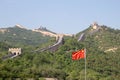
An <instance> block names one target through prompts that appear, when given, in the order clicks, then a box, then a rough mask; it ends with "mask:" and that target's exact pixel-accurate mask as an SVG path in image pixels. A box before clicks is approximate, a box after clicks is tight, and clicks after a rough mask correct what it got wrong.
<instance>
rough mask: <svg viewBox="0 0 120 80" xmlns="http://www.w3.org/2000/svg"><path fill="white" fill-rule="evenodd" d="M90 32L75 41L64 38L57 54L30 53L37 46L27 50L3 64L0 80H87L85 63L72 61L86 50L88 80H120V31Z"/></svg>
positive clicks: (85, 31) (103, 30) (88, 30)
mask: <svg viewBox="0 0 120 80" xmlns="http://www.w3.org/2000/svg"><path fill="white" fill-rule="evenodd" d="M91 28H92V27H89V28H88V29H86V30H84V31H82V32H80V33H78V34H77V36H74V37H72V38H71V37H65V38H64V41H65V43H64V45H62V46H61V47H59V49H58V50H57V51H56V52H54V53H52V52H47V51H46V52H37V53H33V52H31V51H30V50H33V49H35V48H34V46H31V47H27V46H26V47H27V48H25V49H24V50H23V52H22V55H20V56H19V57H16V58H13V59H7V60H4V61H3V60H0V77H1V78H4V79H5V80H8V79H11V78H21V79H23V80H24V79H25V78H27V79H28V78H34V79H36V80H37V79H40V78H41V79H43V78H47V77H52V78H57V79H58V80H84V77H85V76H84V75H85V74H84V73H85V72H84V67H85V63H84V59H80V60H77V61H73V60H72V59H71V54H72V52H73V51H76V50H80V49H83V48H86V50H87V51H86V52H87V53H86V56H87V57H86V60H87V63H86V66H87V80H119V79H120V67H119V66H120V62H119V61H120V30H114V29H111V28H109V27H106V26H101V28H100V29H99V30H98V31H96V32H93V31H92V30H91ZM92 32H93V33H92ZM81 33H85V35H84V39H83V40H81V41H79V42H78V41H77V39H78V37H79V36H80V35H81ZM4 45H5V46H4ZM21 45H22V44H21ZM0 46H1V49H0V50H1V53H2V54H3V53H4V54H5V53H7V52H5V51H4V50H6V47H7V46H8V47H9V45H7V44H6V43H4V44H3V43H1V44H0ZM39 47H40V46H38V48H39ZM108 49H113V50H108ZM106 50H108V51H106Z"/></svg>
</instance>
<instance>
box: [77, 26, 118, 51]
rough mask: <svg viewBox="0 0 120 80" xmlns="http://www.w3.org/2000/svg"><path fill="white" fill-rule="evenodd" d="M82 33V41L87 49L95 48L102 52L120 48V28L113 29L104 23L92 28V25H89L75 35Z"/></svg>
mask: <svg viewBox="0 0 120 80" xmlns="http://www.w3.org/2000/svg"><path fill="white" fill-rule="evenodd" d="M82 33H84V34H85V35H84V37H85V39H84V40H83V43H84V44H85V45H86V47H87V48H88V49H89V48H92V49H93V48H95V49H98V50H102V51H104V52H110V51H112V52H115V51H116V50H119V49H120V30H114V29H111V28H109V27H107V26H104V25H102V26H98V28H96V29H94V30H93V27H92V26H90V27H89V28H88V29H86V30H85V31H83V32H80V33H78V34H77V37H79V36H80V35H81V34H82Z"/></svg>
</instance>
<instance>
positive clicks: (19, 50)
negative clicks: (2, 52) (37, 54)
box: [8, 48, 21, 56]
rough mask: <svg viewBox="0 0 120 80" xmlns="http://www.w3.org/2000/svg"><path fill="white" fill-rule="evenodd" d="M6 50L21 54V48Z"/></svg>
mask: <svg viewBox="0 0 120 80" xmlns="http://www.w3.org/2000/svg"><path fill="white" fill-rule="evenodd" d="M8 51H9V52H10V53H11V54H14V55H16V56H18V55H20V54H21V48H9V50H8Z"/></svg>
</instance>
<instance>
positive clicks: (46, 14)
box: [0, 0, 120, 34]
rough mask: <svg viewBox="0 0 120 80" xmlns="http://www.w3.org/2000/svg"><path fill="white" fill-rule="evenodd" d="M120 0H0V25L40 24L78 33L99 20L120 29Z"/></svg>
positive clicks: (55, 30)
mask: <svg viewBox="0 0 120 80" xmlns="http://www.w3.org/2000/svg"><path fill="white" fill-rule="evenodd" d="M119 7H120V1H119V0H59V1H58V0H31V1H30V0H1V1H0V12H1V13H0V28H3V27H11V26H14V25H15V24H21V25H22V26H25V27H26V28H29V29H36V28H39V27H40V26H41V25H42V26H43V27H46V28H48V29H50V30H52V31H54V32H57V33H70V34H75V33H78V32H80V31H82V30H84V29H86V28H87V27H89V25H90V24H92V23H93V22H94V21H97V22H98V24H100V25H107V26H109V27H111V28H115V29H120V23H119V21H120V9H119Z"/></svg>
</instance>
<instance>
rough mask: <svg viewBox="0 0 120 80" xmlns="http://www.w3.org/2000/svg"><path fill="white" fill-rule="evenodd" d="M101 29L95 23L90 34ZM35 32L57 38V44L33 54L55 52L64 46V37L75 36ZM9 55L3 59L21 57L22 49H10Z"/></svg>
mask: <svg viewBox="0 0 120 80" xmlns="http://www.w3.org/2000/svg"><path fill="white" fill-rule="evenodd" d="M99 29H100V27H99V25H98V24H97V23H94V24H93V25H92V29H91V31H90V32H89V34H94V33H95V32H97V31H99ZM33 31H35V32H40V33H42V34H43V35H47V36H51V37H55V38H56V40H57V42H56V43H55V44H53V45H51V46H48V47H45V48H40V49H37V50H34V51H32V52H43V51H50V52H55V51H56V50H57V49H58V48H59V47H60V46H61V45H63V43H64V36H71V37H72V36H73V35H69V34H56V33H51V32H48V31H41V30H33ZM85 35H86V33H82V34H81V35H80V36H79V38H78V42H80V41H82V40H84V38H85ZM8 52H9V54H8V55H6V56H3V57H2V59H3V60H5V59H8V58H14V57H17V56H19V55H21V53H22V52H21V48H9V50H8Z"/></svg>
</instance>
